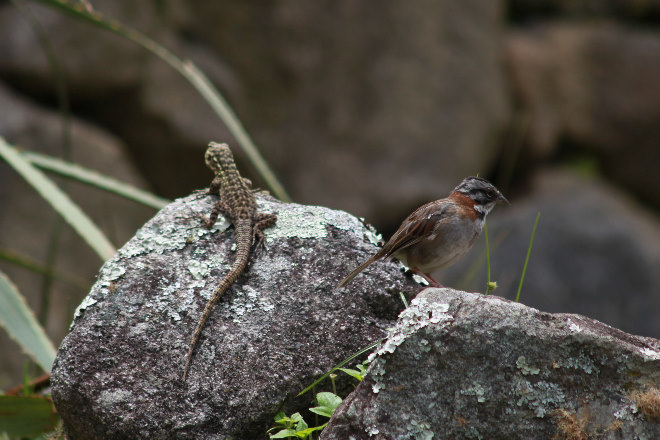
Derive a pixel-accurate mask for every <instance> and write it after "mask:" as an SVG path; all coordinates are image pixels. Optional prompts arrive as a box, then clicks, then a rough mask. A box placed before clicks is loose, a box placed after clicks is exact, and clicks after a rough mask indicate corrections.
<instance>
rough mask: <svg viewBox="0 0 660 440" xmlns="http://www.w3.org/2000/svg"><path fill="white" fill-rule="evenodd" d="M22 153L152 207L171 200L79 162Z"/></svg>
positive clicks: (45, 166) (61, 172)
mask: <svg viewBox="0 0 660 440" xmlns="http://www.w3.org/2000/svg"><path fill="white" fill-rule="evenodd" d="M21 154H22V156H23V157H24V158H25V159H26V160H28V161H29V162H30V163H31V164H33V165H35V166H37V167H39V168H41V169H43V170H47V171H52V172H54V173H57V174H59V175H61V176H64V177H68V178H70V179H74V180H77V181H79V182H82V183H85V184H88V185H91V186H95V187H97V188H100V189H102V190H105V191H108V192H110V193H112V194H116V195H118V196H121V197H124V198H126V199H129V200H133V201H134V202H137V203H141V204H143V205H145V206H149V207H151V208H155V209H162V208H163V207H165V206H166V205H167V204H169V203H170V200H167V199H163V198H161V197H158V196H156V195H153V194H152V193H150V192H148V191H144V190H141V189H140V188H137V187H135V186H133V185H130V184H128V183H124V182H121V181H119V180H117V179H114V178H112V177H109V176H105V175H103V174H101V173H99V172H98V171H95V170H91V169H89V168H85V167H82V166H80V165H78V164H74V163H71V162H66V161H64V160H61V159H58V158H56V157H52V156H47V155H45V154H39V153H34V152H23V153H21Z"/></svg>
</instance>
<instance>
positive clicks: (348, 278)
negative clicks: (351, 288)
mask: <svg viewBox="0 0 660 440" xmlns="http://www.w3.org/2000/svg"><path fill="white" fill-rule="evenodd" d="M379 258H380V255H379V254H376V255H374V256H373V257H371V258H369V259H368V260H367V261H365V262H364V263H362V264H360V265H359V266H358V267H356V268H355V269H353V271H352V272H351V273H349V274H348V275H346V278H344V279H343V280H341V283H339V284H337V289H340V288H342V287H344V286H345V285H346V284H348V283H350V281H351V280H352V279H353V278H355V276H356V275H357V274H359V273H360V272H362V271H363V270H364V268H365V267H367V266H369V265H370V264H371V263H373V262H374V261H376V260H377V259H379Z"/></svg>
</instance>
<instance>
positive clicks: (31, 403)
mask: <svg viewBox="0 0 660 440" xmlns="http://www.w3.org/2000/svg"><path fill="white" fill-rule="evenodd" d="M57 421H58V416H57V414H56V412H55V407H54V406H53V401H52V400H51V399H50V398H48V397H41V396H2V395H0V433H2V432H5V433H7V435H8V436H9V437H11V438H24V437H30V438H32V437H34V436H37V435H39V434H43V433H44V432H47V431H52V430H53V429H55V425H56V424H57Z"/></svg>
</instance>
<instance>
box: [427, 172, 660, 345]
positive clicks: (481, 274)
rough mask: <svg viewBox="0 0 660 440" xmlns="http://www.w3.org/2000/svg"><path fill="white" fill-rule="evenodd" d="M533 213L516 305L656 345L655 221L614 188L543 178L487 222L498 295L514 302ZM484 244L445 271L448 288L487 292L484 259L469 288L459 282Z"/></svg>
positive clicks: (658, 240) (659, 306)
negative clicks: (593, 322)
mask: <svg viewBox="0 0 660 440" xmlns="http://www.w3.org/2000/svg"><path fill="white" fill-rule="evenodd" d="M537 213H540V214H541V217H540V220H539V224H538V229H537V231H536V237H535V238H534V245H533V248H532V253H531V257H530V260H529V264H528V267H527V274H526V277H525V282H524V285H523V289H522V294H521V299H520V301H521V302H523V303H525V304H527V305H530V306H532V307H537V308H539V309H541V310H544V311H547V312H571V313H579V314H582V315H585V316H589V317H590V318H594V319H598V320H600V321H603V322H605V323H607V324H609V325H612V326H614V327H617V328H620V329H622V330H624V331H627V332H630V333H635V334H641V335H645V336H652V337H656V338H660V319H658V310H660V296H659V295H658V292H660V271H659V270H658V268H660V220H659V219H658V217H657V216H655V215H654V214H653V213H651V212H649V211H648V210H646V209H644V208H643V207H642V206H640V205H639V204H638V203H636V202H635V201H634V200H631V199H630V197H628V196H627V195H626V194H625V193H622V192H621V191H619V190H617V189H616V188H613V187H611V186H609V185H607V184H605V183H604V182H602V181H601V180H599V179H595V178H588V177H584V176H580V175H577V174H575V173H573V172H570V171H566V170H564V171H560V170H554V171H553V170H545V171H543V172H540V173H539V174H538V175H537V177H536V178H535V179H533V180H532V181H531V182H530V183H529V193H528V194H527V195H526V196H524V197H521V198H519V199H517V200H515V201H514V202H513V203H512V204H511V206H500V207H499V208H498V209H496V210H495V211H494V212H493V213H492V214H491V215H490V216H489V217H488V232H489V234H490V235H489V236H490V243H491V278H492V279H494V280H496V281H497V282H498V285H499V287H498V289H497V291H496V294H497V295H500V296H503V297H506V298H509V299H514V298H515V295H516V291H517V289H518V284H519V281H520V275H521V273H522V269H523V265H524V261H525V254H526V252H527V248H528V245H529V239H530V236H531V233H532V227H533V226H534V219H535V217H536V214H537ZM483 244H484V241H483V239H482V240H481V243H480V246H478V247H477V248H476V249H474V250H473V251H472V253H471V255H470V257H468V258H466V259H464V261H461V262H459V263H457V264H456V265H455V266H453V267H451V268H448V269H447V270H446V273H445V275H444V276H443V277H441V278H440V279H441V280H442V281H445V283H444V284H445V285H448V286H452V287H457V288H461V289H467V290H477V291H482V292H483V291H484V290H485V284H486V282H485V280H486V273H485V259H482V260H481V266H480V268H481V269H482V270H479V271H477V272H476V273H475V274H474V277H473V279H472V281H471V282H468V283H467V284H464V283H463V282H462V281H461V280H463V279H464V278H465V276H466V274H468V273H469V272H470V267H471V266H472V265H473V264H474V261H475V260H474V259H478V258H483V256H484V255H485V254H484V253H482V251H483Z"/></svg>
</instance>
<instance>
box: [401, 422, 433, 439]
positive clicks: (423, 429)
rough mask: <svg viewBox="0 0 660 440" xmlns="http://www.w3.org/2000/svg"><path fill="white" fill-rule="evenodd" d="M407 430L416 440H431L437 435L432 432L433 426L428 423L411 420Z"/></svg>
mask: <svg viewBox="0 0 660 440" xmlns="http://www.w3.org/2000/svg"><path fill="white" fill-rule="evenodd" d="M407 429H408V435H413V436H414V437H413V438H414V439H415V440H431V439H432V438H433V436H434V435H435V434H434V433H433V431H431V424H430V423H428V422H426V421H423V422H419V421H417V420H411V421H410V426H408V428H407Z"/></svg>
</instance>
